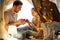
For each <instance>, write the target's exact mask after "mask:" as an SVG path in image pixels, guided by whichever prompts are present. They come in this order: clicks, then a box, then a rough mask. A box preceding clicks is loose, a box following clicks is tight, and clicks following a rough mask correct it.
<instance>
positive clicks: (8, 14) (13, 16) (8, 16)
mask: <svg viewBox="0 0 60 40" xmlns="http://www.w3.org/2000/svg"><path fill="white" fill-rule="evenodd" d="M4 20H5V21H8V22H9V24H11V23H14V22H16V21H17V13H13V12H12V11H11V10H7V11H5V12H4Z"/></svg>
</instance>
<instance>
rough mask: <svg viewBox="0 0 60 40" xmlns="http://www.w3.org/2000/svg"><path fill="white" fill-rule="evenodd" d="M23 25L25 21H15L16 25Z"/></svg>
mask: <svg viewBox="0 0 60 40" xmlns="http://www.w3.org/2000/svg"><path fill="white" fill-rule="evenodd" d="M25 23H26V21H25V19H19V20H18V21H17V24H18V25H24V24H25Z"/></svg>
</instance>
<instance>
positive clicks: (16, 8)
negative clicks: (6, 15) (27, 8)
mask: <svg viewBox="0 0 60 40" xmlns="http://www.w3.org/2000/svg"><path fill="white" fill-rule="evenodd" d="M21 8H22V5H18V6H15V12H16V13H18V12H19V11H20V10H21Z"/></svg>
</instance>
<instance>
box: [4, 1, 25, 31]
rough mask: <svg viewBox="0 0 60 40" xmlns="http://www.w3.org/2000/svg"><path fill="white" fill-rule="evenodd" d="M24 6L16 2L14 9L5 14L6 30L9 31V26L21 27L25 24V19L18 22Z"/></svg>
mask: <svg viewBox="0 0 60 40" xmlns="http://www.w3.org/2000/svg"><path fill="white" fill-rule="evenodd" d="M22 5H23V4H22V2H21V1H14V3H13V7H12V8H11V9H9V10H7V11H5V12H4V23H5V29H6V30H8V26H9V25H14V26H19V25H21V24H25V20H24V19H19V20H18V21H17V13H18V12H19V11H20V10H21V8H22Z"/></svg>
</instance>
